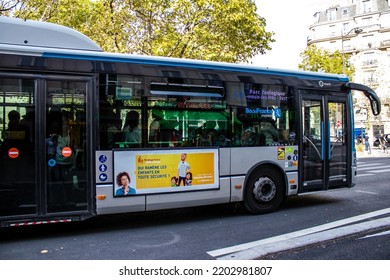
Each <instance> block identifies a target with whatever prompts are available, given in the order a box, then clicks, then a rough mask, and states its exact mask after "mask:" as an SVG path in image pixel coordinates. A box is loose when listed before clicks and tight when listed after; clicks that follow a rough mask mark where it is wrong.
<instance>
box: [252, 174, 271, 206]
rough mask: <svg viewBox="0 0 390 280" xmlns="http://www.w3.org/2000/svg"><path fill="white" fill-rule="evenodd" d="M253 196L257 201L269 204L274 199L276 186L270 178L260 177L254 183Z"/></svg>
mask: <svg viewBox="0 0 390 280" xmlns="http://www.w3.org/2000/svg"><path fill="white" fill-rule="evenodd" d="M253 194H254V197H255V199H256V200H257V201H260V202H269V201H271V200H272V199H273V198H274V197H275V194H276V185H275V183H274V181H272V180H271V179H270V178H268V177H261V178H259V179H258V180H257V181H256V182H255V183H254V187H253Z"/></svg>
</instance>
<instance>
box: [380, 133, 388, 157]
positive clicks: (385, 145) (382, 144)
mask: <svg viewBox="0 0 390 280" xmlns="http://www.w3.org/2000/svg"><path fill="white" fill-rule="evenodd" d="M379 141H380V144H381V146H382V149H383V152H384V153H386V154H388V153H389V152H388V151H387V140H386V137H385V135H384V134H381V137H380V138H379Z"/></svg>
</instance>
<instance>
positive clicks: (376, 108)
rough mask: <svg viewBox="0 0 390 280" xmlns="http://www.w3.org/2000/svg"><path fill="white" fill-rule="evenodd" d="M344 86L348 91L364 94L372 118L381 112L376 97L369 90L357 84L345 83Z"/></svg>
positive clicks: (373, 92) (379, 102) (379, 103)
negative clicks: (368, 103)
mask: <svg viewBox="0 0 390 280" xmlns="http://www.w3.org/2000/svg"><path fill="white" fill-rule="evenodd" d="M344 86H345V87H346V88H347V89H350V90H358V91H361V92H363V93H364V95H365V96H366V97H367V98H368V99H369V100H370V104H371V111H372V113H373V114H374V116H378V115H379V114H380V112H381V101H380V99H379V97H378V95H377V94H376V93H375V91H373V90H372V89H371V88H369V87H367V86H365V85H362V84H357V83H345V84H344Z"/></svg>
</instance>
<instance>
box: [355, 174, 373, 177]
mask: <svg viewBox="0 0 390 280" xmlns="http://www.w3.org/2000/svg"><path fill="white" fill-rule="evenodd" d="M367 176H375V174H358V175H357V177H367Z"/></svg>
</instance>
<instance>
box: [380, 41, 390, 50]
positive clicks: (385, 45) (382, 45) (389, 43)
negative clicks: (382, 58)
mask: <svg viewBox="0 0 390 280" xmlns="http://www.w3.org/2000/svg"><path fill="white" fill-rule="evenodd" d="M387 48H390V39H388V40H383V41H381V42H380V44H379V49H387Z"/></svg>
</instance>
